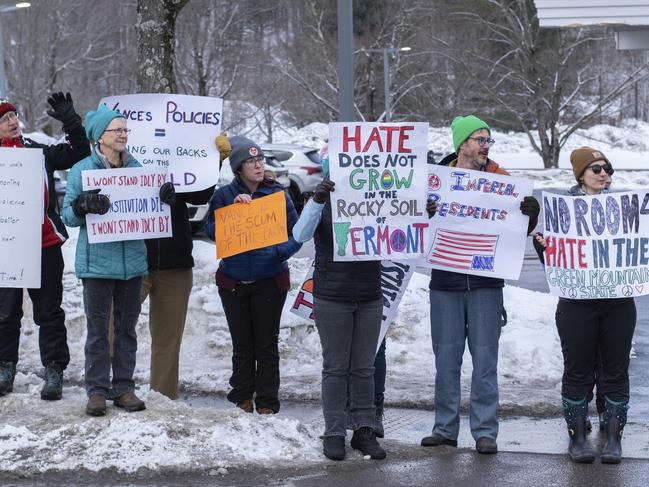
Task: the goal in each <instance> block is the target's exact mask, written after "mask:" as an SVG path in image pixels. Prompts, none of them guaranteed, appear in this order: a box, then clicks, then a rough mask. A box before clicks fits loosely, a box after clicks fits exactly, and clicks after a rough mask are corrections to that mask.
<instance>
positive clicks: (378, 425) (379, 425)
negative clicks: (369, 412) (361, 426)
mask: <svg viewBox="0 0 649 487" xmlns="http://www.w3.org/2000/svg"><path fill="white" fill-rule="evenodd" d="M374 408H375V409H374V413H375V419H374V433H375V434H376V437H377V438H383V436H384V435H385V432H384V430H383V399H381V400H380V401H376V402H375V403H374Z"/></svg>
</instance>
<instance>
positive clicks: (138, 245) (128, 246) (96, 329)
mask: <svg viewBox="0 0 649 487" xmlns="http://www.w3.org/2000/svg"><path fill="white" fill-rule="evenodd" d="M85 125H86V133H87V134H88V139H90V140H91V141H93V142H95V145H94V149H93V151H92V154H91V155H90V156H88V157H86V158H85V159H83V160H82V161H80V162H78V163H77V164H75V165H74V167H73V168H72V169H71V170H70V174H69V176H68V185H67V192H66V194H65V200H64V203H63V211H62V217H63V222H64V223H65V224H66V225H68V226H70V227H80V229H79V239H78V241H77V250H76V261H75V270H76V274H77V277H78V278H80V279H82V280H83V301H84V309H85V313H86V321H87V328H88V336H87V339H86V346H85V355H86V364H85V382H86V392H87V394H88V397H89V399H88V404H87V406H86V413H87V414H88V415H90V416H103V415H105V414H106V399H107V398H112V399H113V403H114V404H115V406H117V407H122V408H125V409H126V410H127V411H140V410H142V409H144V408H145V405H144V402H143V401H141V400H140V399H139V398H138V397H137V396H136V395H135V394H134V390H135V383H134V381H133V371H134V370H135V354H136V351H137V335H136V333H135V325H136V324H137V320H138V316H139V314H140V287H141V283H142V277H143V276H145V275H146V274H147V258H146V246H145V245H144V241H143V240H130V241H121V242H107V243H94V244H91V243H89V242H88V234H87V231H86V215H87V214H88V213H96V214H104V213H107V212H108V210H109V208H110V201H109V199H108V197H107V196H106V195H103V194H101V193H100V192H99V190H93V191H83V190H82V180H81V177H82V171H87V170H93V169H108V170H110V169H114V168H129V167H140V163H139V162H138V161H136V160H135V159H134V158H133V157H132V156H131V155H130V154H129V153H128V152H127V151H126V143H127V141H128V132H129V130H128V129H127V128H126V119H125V118H124V117H122V115H121V114H120V113H119V112H117V111H115V110H111V109H109V108H108V107H107V106H106V105H101V106H100V107H99V108H98V109H97V110H96V111H94V112H89V113H88V114H87V115H86V123H85ZM173 198H174V190H173V185H172V184H171V183H165V185H163V186H162V187H161V188H160V199H161V200H162V201H163V202H165V203H169V202H171V200H173ZM111 306H112V308H113V310H114V319H115V340H114V345H113V356H112V357H111V356H110V349H109V344H108V324H109V318H110V311H111ZM111 367H112V372H113V378H112V383H111V380H110V372H111Z"/></svg>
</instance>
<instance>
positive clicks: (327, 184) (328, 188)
mask: <svg viewBox="0 0 649 487" xmlns="http://www.w3.org/2000/svg"><path fill="white" fill-rule="evenodd" d="M335 185H336V183H334V182H333V181H331V180H329V179H323V180H322V181H321V182H320V184H318V185H317V186H316V188H315V191H314V192H313V201H315V202H316V203H319V204H323V203H324V202H325V201H327V198H329V193H331V192H332V191H333V190H334V186H335Z"/></svg>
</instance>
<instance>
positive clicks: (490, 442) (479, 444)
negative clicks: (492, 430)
mask: <svg viewBox="0 0 649 487" xmlns="http://www.w3.org/2000/svg"><path fill="white" fill-rule="evenodd" d="M475 449H476V450H477V451H478V453H486V454H492V453H498V443H496V440H494V439H493V438H489V437H487V436H483V437H482V438H478V441H476V442H475Z"/></svg>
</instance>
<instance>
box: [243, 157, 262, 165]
mask: <svg viewBox="0 0 649 487" xmlns="http://www.w3.org/2000/svg"><path fill="white" fill-rule="evenodd" d="M257 163H259V165H260V166H263V165H264V164H265V163H266V158H265V157H264V156H257V157H251V158H249V159H246V160H245V161H243V164H245V165H246V166H251V167H252V166H256V165H257Z"/></svg>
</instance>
